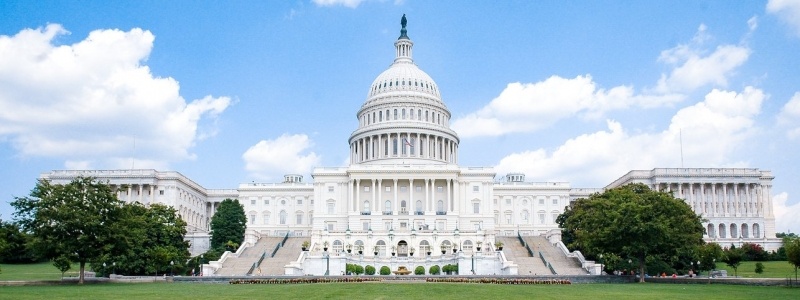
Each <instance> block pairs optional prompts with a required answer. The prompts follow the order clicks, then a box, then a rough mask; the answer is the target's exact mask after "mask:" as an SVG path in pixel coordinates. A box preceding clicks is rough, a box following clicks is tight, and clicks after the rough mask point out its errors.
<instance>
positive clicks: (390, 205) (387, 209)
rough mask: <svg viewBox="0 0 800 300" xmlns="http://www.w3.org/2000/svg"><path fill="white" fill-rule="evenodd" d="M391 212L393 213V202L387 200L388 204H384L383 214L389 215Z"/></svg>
mask: <svg viewBox="0 0 800 300" xmlns="http://www.w3.org/2000/svg"><path fill="white" fill-rule="evenodd" d="M391 211H392V201H389V200H386V202H384V203H383V212H384V213H387V212H391Z"/></svg>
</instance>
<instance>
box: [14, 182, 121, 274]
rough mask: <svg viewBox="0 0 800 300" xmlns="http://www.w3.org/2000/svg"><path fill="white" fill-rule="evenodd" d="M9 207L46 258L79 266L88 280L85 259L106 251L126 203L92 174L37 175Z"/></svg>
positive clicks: (100, 255) (95, 258)
mask: <svg viewBox="0 0 800 300" xmlns="http://www.w3.org/2000/svg"><path fill="white" fill-rule="evenodd" d="M11 206H13V207H14V208H15V209H16V212H15V213H14V215H15V217H16V219H17V220H18V223H19V224H20V226H21V227H22V228H23V229H24V230H26V231H28V232H30V233H31V234H32V238H33V239H32V242H33V243H32V244H33V247H34V250H35V251H36V252H37V253H38V254H39V255H41V257H43V258H46V259H56V258H59V259H64V260H67V261H70V262H77V263H79V265H80V275H79V276H80V277H79V279H78V282H79V283H83V282H84V271H85V267H86V262H90V261H94V260H97V259H99V258H100V257H102V256H103V255H104V254H106V253H107V251H108V248H109V245H111V244H112V242H113V238H114V237H115V236H116V235H115V234H114V226H113V225H114V222H115V221H116V220H117V219H118V215H119V212H120V207H122V202H121V201H120V200H118V199H117V197H116V195H115V193H114V192H113V191H112V190H111V188H110V187H109V186H108V185H107V184H104V183H101V182H98V181H97V180H95V179H94V178H89V177H79V178H76V179H74V180H72V181H71V182H70V183H68V184H64V185H60V184H51V183H50V182H49V181H47V180H39V181H38V182H37V183H36V187H34V188H33V190H31V192H30V196H28V197H15V198H14V201H12V202H11Z"/></svg>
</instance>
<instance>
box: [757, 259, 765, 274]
mask: <svg viewBox="0 0 800 300" xmlns="http://www.w3.org/2000/svg"><path fill="white" fill-rule="evenodd" d="M756 273H758V274H761V273H764V264H762V263H760V262H758V263H756Z"/></svg>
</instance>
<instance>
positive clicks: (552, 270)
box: [539, 251, 558, 275]
mask: <svg viewBox="0 0 800 300" xmlns="http://www.w3.org/2000/svg"><path fill="white" fill-rule="evenodd" d="M539 258H541V259H542V262H543V263H544V265H545V266H547V268H549V269H550V272H552V273H553V275H558V272H556V269H553V264H551V263H550V262H548V261H547V259H545V258H544V254H542V251H539Z"/></svg>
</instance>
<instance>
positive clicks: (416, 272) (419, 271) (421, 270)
mask: <svg viewBox="0 0 800 300" xmlns="http://www.w3.org/2000/svg"><path fill="white" fill-rule="evenodd" d="M414 275H425V267H423V266H417V267H416V268H414Z"/></svg>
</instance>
